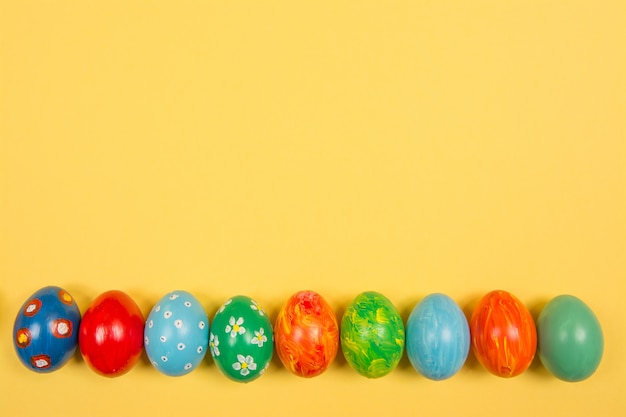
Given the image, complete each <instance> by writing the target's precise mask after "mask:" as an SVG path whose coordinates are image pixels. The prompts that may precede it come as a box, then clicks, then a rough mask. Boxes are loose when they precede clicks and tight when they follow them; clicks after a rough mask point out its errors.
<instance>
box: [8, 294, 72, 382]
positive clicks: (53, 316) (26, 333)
mask: <svg viewBox="0 0 626 417" xmlns="http://www.w3.org/2000/svg"><path fill="white" fill-rule="evenodd" d="M79 326H80V310H79V309H78V306H77V305H76V302H75V301H74V298H73V297H72V296H71V295H70V294H69V293H68V292H67V291H65V290H64V289H62V288H59V287H54V286H50V287H45V288H42V289H40V290H39V291H37V292H35V293H34V294H33V295H31V296H30V297H29V298H28V300H26V302H25V303H24V304H22V307H21V308H20V310H19V311H18V313H17V316H16V317H15V323H14V325H13V345H14V347H15V351H16V352H17V357H18V358H19V359H20V361H21V362H22V364H23V365H24V366H25V367H27V368H28V369H30V370H32V371H35V372H40V373H46V372H52V371H56V370H57V369H59V368H60V367H62V366H63V365H65V363H66V362H67V361H68V360H69V359H70V358H71V357H72V355H73V354H74V352H75V351H76V344H77V342H78V328H79Z"/></svg>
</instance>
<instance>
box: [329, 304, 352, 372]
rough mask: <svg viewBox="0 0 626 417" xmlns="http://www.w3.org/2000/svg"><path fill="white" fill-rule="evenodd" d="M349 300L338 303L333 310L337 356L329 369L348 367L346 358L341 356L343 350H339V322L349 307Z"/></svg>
mask: <svg viewBox="0 0 626 417" xmlns="http://www.w3.org/2000/svg"><path fill="white" fill-rule="evenodd" d="M350 302H351V301H350V300H347V301H343V302H340V303H339V304H338V305H337V307H336V308H335V309H334V312H335V317H337V333H338V334H337V338H338V341H337V354H336V355H335V359H334V360H333V363H332V364H331V365H330V366H331V367H335V368H337V369H346V367H349V366H350V365H349V364H348V361H347V360H346V357H345V356H344V355H343V350H342V349H341V320H342V319H343V315H344V313H345V312H346V308H348V305H350Z"/></svg>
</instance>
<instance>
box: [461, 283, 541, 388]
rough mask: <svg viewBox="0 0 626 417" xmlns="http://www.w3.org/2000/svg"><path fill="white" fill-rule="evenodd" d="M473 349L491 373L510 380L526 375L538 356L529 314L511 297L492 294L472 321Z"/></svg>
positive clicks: (479, 307) (499, 292)
mask: <svg viewBox="0 0 626 417" xmlns="http://www.w3.org/2000/svg"><path fill="white" fill-rule="evenodd" d="M470 334H471V338H472V350H473V352H474V355H476V358H477V359H478V361H479V362H480V363H481V364H482V365H483V366H484V367H485V368H486V369H487V370H488V371H489V372H491V373H492V374H494V375H497V376H500V377H503V378H509V377H513V376H517V375H519V374H521V373H522V372H524V371H525V370H526V368H528V366H529V365H530V363H531V362H532V360H533V358H534V357H535V351H536V349H537V331H536V329H535V323H534V321H533V318H532V316H531V315H530V312H529V311H528V310H527V309H526V307H524V305H523V304H522V303H521V302H520V301H519V300H518V299H517V298H516V297H515V296H514V295H512V294H510V293H508V292H506V291H492V292H490V293H488V294H487V295H485V296H484V297H483V298H482V299H481V300H480V301H479V302H478V305H477V306H476V308H475V310H474V312H473V313H472V317H471V319H470Z"/></svg>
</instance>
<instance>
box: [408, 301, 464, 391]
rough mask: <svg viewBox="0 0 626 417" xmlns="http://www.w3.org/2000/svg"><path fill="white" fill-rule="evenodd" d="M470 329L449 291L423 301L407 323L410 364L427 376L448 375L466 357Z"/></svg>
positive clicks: (439, 378) (441, 377)
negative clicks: (447, 293) (446, 293)
mask: <svg viewBox="0 0 626 417" xmlns="http://www.w3.org/2000/svg"><path fill="white" fill-rule="evenodd" d="M469 346H470V332H469V325H468V324H467V319H466V318H465V315H464V314H463V311H462V310H461V309H460V308H459V306H458V305H457V304H456V303H455V302H454V301H453V300H452V299H451V298H450V297H448V296H447V295H444V294H431V295H429V296H427V297H426V298H424V299H423V300H422V301H420V302H419V303H418V304H417V305H416V306H415V308H413V311H412V312H411V315H410V316H409V319H408V320H407V323H406V352H407V356H408V358H409V361H410V362H411V365H413V367H414V368H415V369H416V370H417V371H418V372H419V373H420V374H422V375H424V376H425V377H426V378H429V379H433V380H437V381H438V380H442V379H447V378H450V377H451V376H453V375H454V374H456V373H457V372H458V371H459V370H460V369H461V367H462V366H463V364H464V363H465V360H466V359H467V354H468V353H469Z"/></svg>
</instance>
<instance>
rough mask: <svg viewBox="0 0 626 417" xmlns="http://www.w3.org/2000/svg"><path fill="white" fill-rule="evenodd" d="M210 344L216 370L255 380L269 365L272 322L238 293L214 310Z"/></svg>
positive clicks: (237, 378) (236, 377) (259, 308)
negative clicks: (215, 311)
mask: <svg viewBox="0 0 626 417" xmlns="http://www.w3.org/2000/svg"><path fill="white" fill-rule="evenodd" d="M209 347H210V350H211V356H212V357H213V361H214V362H215V364H216V365H217V367H218V368H219V370H220V371H221V372H222V373H223V374H224V375H226V376H227V377H228V378H230V379H231V380H233V381H237V382H250V381H254V380H255V379H257V378H258V377H260V376H261V375H263V373H264V372H265V370H266V369H267V368H268V367H269V365H270V361H271V359H272V353H273V351H274V336H273V332H272V323H271V322H270V319H269V318H268V317H267V313H266V312H265V310H263V308H261V306H259V304H257V302H256V301H254V300H253V299H251V298H250V297H246V296H243V295H238V296H236V297H233V298H231V299H229V300H228V301H226V302H225V303H224V304H223V305H222V306H221V307H220V308H219V309H218V311H217V313H215V318H214V319H213V324H212V325H211V331H210V333H209Z"/></svg>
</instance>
